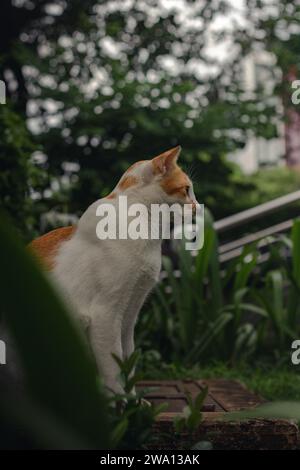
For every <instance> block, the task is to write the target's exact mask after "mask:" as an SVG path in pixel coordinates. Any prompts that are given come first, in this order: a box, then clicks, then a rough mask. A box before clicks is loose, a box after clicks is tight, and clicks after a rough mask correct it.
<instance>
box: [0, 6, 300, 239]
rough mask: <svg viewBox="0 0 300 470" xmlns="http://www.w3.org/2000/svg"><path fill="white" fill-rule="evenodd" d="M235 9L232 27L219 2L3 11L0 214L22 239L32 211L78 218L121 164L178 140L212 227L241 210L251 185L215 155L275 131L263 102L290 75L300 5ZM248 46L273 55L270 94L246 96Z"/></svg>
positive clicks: (28, 232)
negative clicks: (0, 209) (241, 15)
mask: <svg viewBox="0 0 300 470" xmlns="http://www.w3.org/2000/svg"><path fill="white" fill-rule="evenodd" d="M243 3H245V4H244V8H245V9H246V15H245V16H246V17H247V18H248V21H247V22H244V23H243V22H240V21H237V20H236V19H235V14H236V11H238V8H239V6H238V3H235V2H231V1H223V0H214V1H204V0H194V1H193V0H183V1H181V2H179V4H178V2H177V4H176V2H175V3H174V2H170V1H168V2H163V1H154V0H136V1H125V2H120V1H118V0H109V1H108V0H107V1H105V0H89V1H86V2H84V3H82V2H79V1H75V0H72V1H71V0H70V1H67V0H57V1H49V0H38V1H36V2H32V1H31V0H20V1H14V0H4V1H3V2H2V14H1V20H0V22H1V24H0V30H1V33H0V34H1V37H0V44H1V46H0V78H1V79H3V80H4V81H5V83H6V85H7V94H8V103H7V105H6V106H5V110H4V107H3V106H2V109H1V111H0V112H1V132H2V137H1V153H0V161H1V169H2V172H1V173H2V182H3V184H2V185H1V186H2V188H3V193H4V192H5V195H6V197H2V198H1V204H2V205H3V206H4V207H5V208H6V209H7V210H8V212H9V213H10V215H11V217H13V219H14V220H15V222H16V223H17V224H18V226H19V227H20V228H21V229H22V232H23V235H24V237H25V238H27V239H28V238H30V236H31V237H32V236H33V235H34V234H36V232H35V230H41V227H40V220H39V215H40V214H43V213H45V212H46V211H47V210H50V209H53V210H55V211H58V212H62V213H76V214H81V213H82V211H83V210H84V209H85V208H86V207H87V205H88V204H89V203H91V202H92V201H94V200H95V199H97V198H98V197H99V196H101V195H104V194H106V193H107V192H108V191H110V190H111V188H112V187H113V186H114V185H115V184H116V182H117V180H118V178H119V177H120V175H121V174H122V172H123V171H124V169H125V168H126V167H127V166H128V165H129V164H130V163H131V162H133V161H136V160H138V159H144V158H150V157H152V156H154V155H156V154H157V153H159V152H161V151H162V150H164V149H167V148H169V147H172V146H174V145H176V144H178V143H180V144H181V145H182V147H183V148H184V152H183V157H182V163H183V164H185V166H186V167H187V168H188V169H189V170H191V171H192V173H193V174H194V180H195V183H196V192H197V196H198V198H199V200H200V201H201V202H204V203H205V204H206V205H207V206H208V207H209V208H210V209H211V210H212V212H213V213H214V216H215V217H216V218H220V217H222V216H224V215H226V214H228V213H233V212H235V211H236V210H237V209H241V208H243V204H241V202H240V201H245V202H244V207H245V206H247V200H248V196H247V194H248V190H252V192H253V190H254V191H255V188H256V187H257V184H258V185H261V183H260V180H258V181H254V180H252V181H245V180H244V178H243V176H242V175H241V174H240V172H239V170H238V169H237V168H236V167H235V165H234V164H233V163H229V162H228V160H227V159H226V155H227V154H228V152H232V151H234V150H235V149H237V148H242V147H243V146H244V145H245V143H246V141H247V138H248V137H249V136H251V135H257V136H264V137H266V138H271V137H274V136H276V134H277V128H276V118H278V113H279V114H280V112H279V110H278V109H277V107H276V105H275V104H274V103H275V102H274V99H272V98H273V97H274V96H275V95H276V94H279V95H280V96H283V93H284V91H283V87H284V86H285V87H286V85H285V84H284V82H283V80H282V77H283V75H284V74H285V73H286V72H287V70H289V67H290V66H291V64H293V66H296V67H297V66H298V65H297V64H298V60H299V54H298V49H297V47H298V43H299V41H297V34H296V33H293V31H295V28H294V29H292V27H293V26H294V25H295V23H297V21H298V20H297V18H298V16H297V15H298V13H299V6H297V4H296V3H297V2H296V3H295V2H286V1H285V2H276V1H274V2H271V3H273V4H274V5H275V10H274V12H275V13H274V12H273V15H271V16H270V14H269V13H268V11H269V10H270V5H269V6H267V5H265V2H258V1H248V2H243ZM267 3H270V2H267ZM228 17H229V18H231V20H230V21H229V22H228V21H225V20H226V18H228ZM215 21H218V22H219V24H221V26H220V27H219V28H218V30H215V29H214V28H213V25H214V24H215V23H214V22H215ZM222 21H223V23H222ZM283 23H284V24H283ZM289 28H290V29H291V31H292V32H291V33H289V34H288V36H284V37H283V36H282V30H284V31H289ZM212 40H214V42H215V44H216V47H221V46H222V44H223V43H225V44H226V43H227V42H228V44H229V46H228V47H227V49H225V51H226V54H223V55H222V54H219V55H218V56H212V55H211V54H210V53H209V49H208V44H209V43H210V42H211V41H212ZM258 48H264V49H268V50H269V51H271V52H272V54H274V57H275V62H276V67H271V68H270V69H269V74H270V79H271V78H272V80H274V87H273V89H272V90H271V92H270V91H268V92H267V91H266V90H265V89H257V90H256V92H255V93H252V94H251V95H249V94H247V93H245V90H244V88H243V83H242V79H241V77H242V67H243V58H244V57H245V56H246V55H247V54H248V53H249V52H250V51H251V50H256V49H258ZM13 113H15V114H13ZM13 116H14V117H13ZM279 117H280V118H282V119H283V118H284V117H283V116H279ZM26 127H27V129H28V130H27V132H26V130H25V128H26ZM15 136H17V139H16V138H15ZM12 140H13V144H12V143H11V142H12ZM14 147H15V148H14ZM16 147H17V148H16ZM16 152H17V153H16ZM16 160H19V161H18V162H16ZM21 162H23V163H21ZM20 165H23V167H24V166H25V167H26V168H24V171H14V172H11V169H12V168H13V167H15V168H16V167H17V166H20ZM271 178H272V176H271ZM274 184H275V183H274ZM289 185H290V186H293V177H292V176H291V182H290V181H289ZM278 186H280V185H278ZM275 192H276V191H275ZM29 193H30V194H31V198H32V196H33V197H34V201H35V203H34V205H32V209H33V210H34V219H33V218H32V216H31V215H32V212H31V215H30V214H29V213H30V211H29V212H28V211H27V209H28V205H29V206H30V204H31V202H30V200H29V199H31V198H29ZM271 193H272V191H271ZM268 196H269V195H268ZM240 197H241V199H240ZM12 199H13V200H14V203H12ZM256 199H257V200H258V199H259V198H258V197H257V198H256ZM262 199H263V197H262Z"/></svg>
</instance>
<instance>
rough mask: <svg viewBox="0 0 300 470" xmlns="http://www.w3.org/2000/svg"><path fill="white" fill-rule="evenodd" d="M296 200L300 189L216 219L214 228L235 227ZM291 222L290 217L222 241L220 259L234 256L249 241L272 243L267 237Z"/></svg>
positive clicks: (278, 231) (217, 229) (226, 259)
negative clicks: (247, 233) (235, 238)
mask: <svg viewBox="0 0 300 470" xmlns="http://www.w3.org/2000/svg"><path fill="white" fill-rule="evenodd" d="M297 201H300V191H295V192H293V193H290V194H287V195H285V196H282V197H279V198H276V199H273V200H272V201H269V202H266V203H264V204H260V205H258V206H256V207H253V208H251V209H247V210H245V211H242V212H239V213H238V214H234V215H231V216H229V217H225V218H224V219H221V220H218V221H216V222H215V223H214V228H215V230H216V231H217V232H218V233H219V234H220V233H223V232H225V231H229V230H232V229H235V228H236V227H239V226H242V225H245V224H248V223H249V222H252V221H253V220H257V219H259V218H262V217H266V216H267V215H269V214H272V213H274V212H277V211H279V210H280V209H283V208H285V207H287V206H289V205H291V204H293V203H295V202H297ZM299 215H300V214H299ZM292 224H293V221H292V220H291V219H290V220H285V221H283V222H281V223H278V224H276V225H273V226H271V227H268V228H266V229H264V230H260V231H258V232H255V233H253V234H249V235H245V236H243V237H241V238H239V239H237V240H233V241H230V242H227V243H224V244H223V245H221V246H220V248H219V254H220V261H221V262H225V261H229V260H231V259H233V258H236V257H237V256H239V255H240V254H241V253H242V250H243V248H244V246H246V245H248V244H250V243H253V242H256V241H257V242H258V241H259V240H262V239H265V240H264V242H263V245H264V246H266V245H268V244H270V243H273V240H272V239H271V238H269V239H268V237H272V236H274V235H277V234H279V233H283V232H286V231H287V230H289V229H290V228H291V227H292ZM261 246H262V245H261Z"/></svg>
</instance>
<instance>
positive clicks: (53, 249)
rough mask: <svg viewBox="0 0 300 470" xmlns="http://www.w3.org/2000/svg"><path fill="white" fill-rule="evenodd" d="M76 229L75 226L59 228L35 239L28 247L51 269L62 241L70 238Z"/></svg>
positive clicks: (43, 264)
mask: <svg viewBox="0 0 300 470" xmlns="http://www.w3.org/2000/svg"><path fill="white" fill-rule="evenodd" d="M75 230H76V227H75V226H70V227H61V228H57V229H55V230H52V231H51V232H48V233H46V234H45V235H42V236H41V237H38V238H36V239H35V240H33V241H32V242H31V243H30V244H29V245H28V248H29V250H30V251H31V252H32V253H33V255H34V256H35V257H36V258H37V259H38V260H39V261H41V262H42V266H43V267H44V268H46V269H47V270H49V271H50V270H51V269H53V267H54V256H55V255H56V253H57V250H58V248H59V247H60V245H61V243H62V242H64V241H66V240H69V239H70V238H71V237H72V235H73V233H74V232H75Z"/></svg>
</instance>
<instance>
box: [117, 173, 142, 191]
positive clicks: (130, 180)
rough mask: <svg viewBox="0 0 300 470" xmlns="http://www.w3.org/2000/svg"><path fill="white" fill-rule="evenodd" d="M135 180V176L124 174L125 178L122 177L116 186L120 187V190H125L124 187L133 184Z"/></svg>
mask: <svg viewBox="0 0 300 470" xmlns="http://www.w3.org/2000/svg"><path fill="white" fill-rule="evenodd" d="M137 182H138V180H137V178H136V177H135V176H125V178H122V180H121V181H120V183H119V184H118V187H119V188H120V189H121V191H125V189H128V188H131V187H132V186H135V185H136V184H137Z"/></svg>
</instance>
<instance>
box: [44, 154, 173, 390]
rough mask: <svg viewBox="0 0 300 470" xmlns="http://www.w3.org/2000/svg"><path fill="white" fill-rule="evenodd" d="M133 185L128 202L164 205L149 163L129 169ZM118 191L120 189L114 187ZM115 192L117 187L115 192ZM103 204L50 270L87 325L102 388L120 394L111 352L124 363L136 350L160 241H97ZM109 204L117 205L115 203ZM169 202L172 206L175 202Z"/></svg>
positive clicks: (81, 223)
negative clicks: (137, 329) (138, 325)
mask: <svg viewBox="0 0 300 470" xmlns="http://www.w3.org/2000/svg"><path fill="white" fill-rule="evenodd" d="M132 174H134V175H135V176H137V177H138V178H139V183H138V185H137V186H135V187H132V188H128V189H127V190H126V191H125V192H123V193H122V194H126V195H127V196H128V201H129V203H130V202H139V203H144V204H146V205H147V206H148V207H150V204H151V203H161V202H168V201H166V198H167V196H166V194H165V193H164V192H163V190H162V189H161V187H160V185H159V177H157V176H154V175H153V173H152V166H151V162H150V161H149V162H147V163H145V164H142V165H140V166H137V167H136V168H134V169H133V171H132ZM117 188H118V187H117ZM115 192H116V193H117V194H118V189H116V190H115ZM103 202H105V203H107V202H108V200H107V199H101V200H99V201H96V202H95V203H93V204H92V205H91V206H90V207H89V208H88V209H87V211H86V212H85V213H84V214H83V216H82V217H81V219H80V221H79V224H78V228H77V230H76V232H75V234H74V236H73V237H72V238H71V239H70V240H68V241H66V242H64V243H63V244H62V245H61V248H60V249H59V251H58V254H57V257H56V265H55V268H54V271H53V276H54V279H55V282H56V283H58V284H59V286H60V288H62V289H63V292H64V295H65V296H66V299H67V301H68V302H70V304H71V305H72V308H73V310H75V312H77V315H78V316H79V318H80V319H81V320H82V321H83V323H84V324H85V325H88V327H87V331H88V336H89V340H90V344H91V347H92V350H93V352H94V355H95V358H96V361H97V365H98V367H99V370H100V371H101V374H102V376H103V378H104V382H105V384H106V386H107V387H108V388H109V389H110V390H112V391H114V392H122V387H121V384H120V383H119V382H118V380H117V377H118V372H119V370H118V366H117V364H116V362H115V360H114V359H113V357H112V353H114V354H116V355H117V356H119V357H120V358H121V359H125V358H126V357H128V356H129V355H131V354H132V352H133V350H134V326H135V323H136V319H137V316H138V313H139V311H140V309H141V307H142V305H143V303H144V301H145V298H146V296H147V295H148V293H149V292H150V291H151V289H152V288H153V287H154V285H155V283H156V282H157V280H158V277H159V272H160V268H161V240H130V239H128V240H118V239H117V240H99V239H98V238H97V236H96V225H97V222H98V221H99V218H97V217H96V209H97V207H98V205H99V204H101V203H103ZM109 202H111V203H113V204H115V205H116V204H117V199H111V200H109ZM169 202H171V203H172V202H174V200H173V198H172V200H170V201H169Z"/></svg>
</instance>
